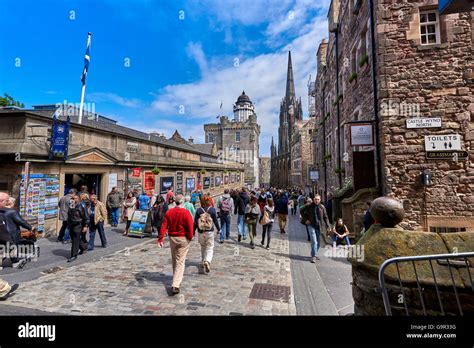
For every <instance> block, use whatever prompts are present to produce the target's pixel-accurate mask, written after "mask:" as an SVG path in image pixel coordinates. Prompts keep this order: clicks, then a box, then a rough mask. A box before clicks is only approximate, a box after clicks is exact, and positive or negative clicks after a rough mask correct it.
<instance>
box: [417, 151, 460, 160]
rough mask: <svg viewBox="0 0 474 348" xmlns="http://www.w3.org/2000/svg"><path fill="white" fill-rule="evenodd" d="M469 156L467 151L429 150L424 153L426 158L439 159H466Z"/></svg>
mask: <svg viewBox="0 0 474 348" xmlns="http://www.w3.org/2000/svg"><path fill="white" fill-rule="evenodd" d="M468 157H469V154H468V153H467V151H431V152H427V153H426V158H427V159H439V160H453V161H458V160H460V161H461V160H466V159H467V158H468Z"/></svg>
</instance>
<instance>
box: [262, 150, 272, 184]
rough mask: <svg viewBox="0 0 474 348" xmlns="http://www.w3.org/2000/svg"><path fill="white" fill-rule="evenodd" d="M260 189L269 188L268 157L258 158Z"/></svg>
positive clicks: (269, 163)
mask: <svg viewBox="0 0 474 348" xmlns="http://www.w3.org/2000/svg"><path fill="white" fill-rule="evenodd" d="M259 160H260V166H259V170H260V179H259V182H260V187H265V188H268V187H270V166H271V162H270V157H260V158H259Z"/></svg>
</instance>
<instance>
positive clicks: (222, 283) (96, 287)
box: [0, 217, 351, 315]
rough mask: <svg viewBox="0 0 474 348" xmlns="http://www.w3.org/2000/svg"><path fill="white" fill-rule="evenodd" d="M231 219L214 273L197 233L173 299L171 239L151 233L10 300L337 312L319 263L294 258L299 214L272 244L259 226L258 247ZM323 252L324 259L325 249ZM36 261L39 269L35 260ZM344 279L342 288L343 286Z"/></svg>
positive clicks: (40, 304)
mask: <svg viewBox="0 0 474 348" xmlns="http://www.w3.org/2000/svg"><path fill="white" fill-rule="evenodd" d="M232 222H233V223H232V237H231V240H228V241H227V242H226V243H224V244H219V243H216V245H215V248H214V259H213V262H212V265H211V272H210V273H209V274H205V273H204V272H203V271H202V268H201V256H200V245H199V243H198V242H197V239H196V238H195V239H194V241H193V242H192V245H191V248H190V251H189V254H188V257H187V261H186V270H185V275H184V280H183V283H182V285H181V293H180V294H179V295H176V296H174V297H173V296H169V294H168V291H169V287H170V285H171V279H172V269H171V256H170V250H169V245H168V242H166V243H165V248H164V249H160V248H158V247H157V245H156V239H153V240H150V239H146V240H144V241H143V242H139V243H138V244H136V245H133V246H130V247H126V248H124V249H121V250H118V251H116V252H113V253H111V254H109V255H105V256H102V257H100V258H99V259H97V258H95V259H92V260H90V261H88V262H83V263H80V264H77V265H74V266H71V267H68V268H64V269H60V270H59V271H57V272H55V273H52V274H47V275H42V276H40V277H39V278H36V279H34V280H31V281H28V282H23V283H21V288H20V289H19V291H17V292H16V293H15V295H14V296H12V297H11V298H10V299H9V300H8V301H7V303H5V305H7V306H12V307H16V308H18V307H21V308H24V309H29V310H31V311H32V313H34V312H33V311H36V310H37V311H43V312H47V313H49V312H50V313H57V314H64V315H296V314H306V315H307V314H312V315H316V314H330V315H331V314H332V315H337V314H338V311H337V310H336V308H335V305H334V304H333V302H332V300H331V297H330V296H329V294H330V293H331V290H330V289H329V288H328V289H326V288H325V285H324V282H323V281H322V280H321V276H320V275H319V273H318V271H317V270H316V266H315V265H314V264H311V263H309V262H308V260H307V256H308V255H301V256H300V257H299V258H298V259H297V260H295V258H294V255H291V254H290V243H302V242H301V241H293V239H297V236H298V235H302V233H303V232H304V228H303V226H301V225H299V223H297V219H295V218H294V217H291V218H290V225H289V227H290V228H291V229H292V230H291V231H289V234H290V235H291V237H290V238H288V235H283V236H282V235H280V233H279V231H278V229H277V228H276V230H277V231H275V230H274V231H273V239H272V244H271V249H270V250H266V249H264V248H263V247H262V246H260V244H259V241H260V239H259V238H260V236H261V227H260V226H259V227H258V228H257V231H258V237H257V239H256V241H257V246H256V248H255V249H254V250H252V249H250V247H249V244H248V241H249V240H248V239H247V240H246V241H242V243H238V242H237V241H236V234H237V233H236V226H235V222H236V218H235V217H234V218H233V221H232ZM275 227H276V226H275ZM304 233H305V232H304ZM124 238H125V237H124ZM289 240H290V241H291V242H290V241H289ZM304 243H305V244H307V245H306V246H304V248H306V249H307V250H309V243H308V242H306V241H305V242H304ZM306 249H301V250H306ZM321 257H322V259H323V258H324V255H321ZM62 262H64V261H62ZM295 262H297V263H299V264H301V265H303V266H298V265H296V264H295ZM30 265H31V266H29V267H34V263H32V264H30ZM63 266H64V265H63ZM346 266H347V267H349V268H347V267H346V269H345V271H346V273H347V274H350V266H348V265H346ZM292 267H293V268H294V269H293V273H294V272H295V270H296V269H297V268H298V267H304V268H305V270H306V272H308V271H309V273H307V276H306V280H307V281H306V283H308V281H310V283H311V286H310V287H311V289H314V287H315V288H316V289H319V290H318V292H316V293H314V292H313V293H312V292H311V289H310V290H307V289H306V287H305V285H304V283H302V282H300V281H299V280H297V279H293V277H292ZM19 272H21V271H19ZM311 273H312V274H311ZM256 284H257V287H258V284H271V285H277V286H282V288H280V289H283V290H287V291H288V290H289V297H288V298H287V299H285V298H284V296H283V297H281V298H280V299H279V300H268V299H258V298H254V297H258V296H251V293H252V289H254V286H255V285H256ZM295 284H296V285H295ZM342 285H344V284H340V285H337V288H344V286H342ZM294 286H297V287H301V288H300V289H297V291H296V293H297V294H298V302H299V305H298V306H299V309H298V310H297V306H296V304H295V295H294V294H295V289H294ZM345 288H346V290H348V291H349V294H350V286H349V284H345ZM346 293H347V291H346ZM349 300H351V298H350V299H349ZM308 302H311V303H312V305H308ZM335 302H336V301H335ZM349 303H351V302H350V301H349ZM2 306H3V305H0V314H2V312H3V310H2ZM12 314H14V313H12ZM339 314H340V313H339Z"/></svg>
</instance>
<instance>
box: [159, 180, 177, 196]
mask: <svg viewBox="0 0 474 348" xmlns="http://www.w3.org/2000/svg"><path fill="white" fill-rule="evenodd" d="M173 184H174V177H173V176H166V177H164V178H160V193H161V194H164V193H167V192H168V189H169V188H171V187H173Z"/></svg>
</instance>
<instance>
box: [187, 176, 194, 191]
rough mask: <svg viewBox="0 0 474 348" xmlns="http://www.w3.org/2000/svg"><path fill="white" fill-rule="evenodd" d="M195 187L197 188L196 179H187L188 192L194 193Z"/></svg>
mask: <svg viewBox="0 0 474 348" xmlns="http://www.w3.org/2000/svg"><path fill="white" fill-rule="evenodd" d="M195 186H196V179H194V178H186V192H192V191H194V188H195Z"/></svg>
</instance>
